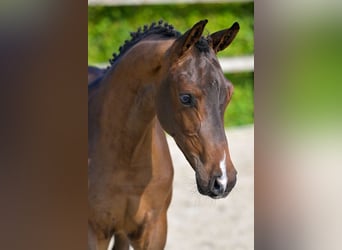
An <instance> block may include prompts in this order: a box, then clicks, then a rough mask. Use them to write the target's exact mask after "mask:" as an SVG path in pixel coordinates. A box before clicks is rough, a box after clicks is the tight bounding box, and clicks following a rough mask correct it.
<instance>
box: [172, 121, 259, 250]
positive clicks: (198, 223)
mask: <svg viewBox="0 0 342 250" xmlns="http://www.w3.org/2000/svg"><path fill="white" fill-rule="evenodd" d="M226 134H227V138H228V144H229V149H230V154H231V159H232V161H233V163H234V165H235V168H236V170H237V171H238V179H237V184H236V186H235V188H234V189H233V190H232V192H231V193H230V194H229V195H228V197H227V198H226V199H220V200H213V199H211V198H209V197H205V196H202V195H200V194H199V193H198V191H197V188H196V181H195V175H194V171H193V170H192V168H191V167H190V165H189V164H188V162H187V161H186V159H185V158H184V156H183V154H182V152H181V151H180V150H179V149H178V147H177V146H176V144H175V142H174V141H173V139H172V138H170V137H168V143H169V146H170V151H171V155H172V160H173V164H174V169H175V177H174V185H173V190H174V192H173V198H172V202H171V206H170V208H169V211H168V239H167V243H166V247H165V250H209V249H210V250H216V249H217V250H253V249H254V126H244V127H238V128H230V129H228V130H227V131H226Z"/></svg>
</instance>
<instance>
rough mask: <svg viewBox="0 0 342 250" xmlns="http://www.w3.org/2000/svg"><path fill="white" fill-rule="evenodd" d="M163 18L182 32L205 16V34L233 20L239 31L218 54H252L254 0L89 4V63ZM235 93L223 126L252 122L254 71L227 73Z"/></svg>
mask: <svg viewBox="0 0 342 250" xmlns="http://www.w3.org/2000/svg"><path fill="white" fill-rule="evenodd" d="M160 19H163V20H164V21H166V22H168V23H169V24H172V25H173V26H174V27H175V28H176V29H177V30H178V31H180V32H181V33H184V32H186V31H187V30H188V29H189V28H191V27H192V26H193V25H194V24H195V23H196V22H198V21H199V20H202V19H208V21H209V22H208V24H207V26H206V29H205V31H204V35H207V34H209V33H213V32H216V31H218V30H221V29H226V28H228V27H230V26H231V25H232V24H233V23H234V22H235V21H237V22H239V24H240V31H239V33H238V35H237V36H236V38H235V40H234V41H233V43H232V44H231V45H230V46H229V47H228V48H227V49H226V50H224V51H222V52H220V53H219V54H218V56H219V57H220V56H221V57H222V56H224V57H230V56H239V55H247V54H254V3H229V4H228V3H227V4H190V5H189V4H175V5H140V6H115V7H104V6H90V7H88V63H89V64H96V63H103V62H108V60H109V59H110V58H111V57H112V54H113V53H118V48H119V47H120V46H121V45H122V44H123V43H124V41H125V40H129V39H130V35H129V33H130V32H132V31H136V30H137V28H138V27H142V26H143V25H145V24H151V23H152V22H155V21H158V20H160ZM226 77H227V78H228V79H229V80H230V81H231V82H232V83H233V84H234V95H233V98H232V101H231V102H230V104H229V106H228V108H227V111H226V113H225V125H226V126H238V125H244V124H251V123H253V122H254V99H253V96H254V84H253V77H254V73H253V72H252V73H238V74H228V75H226Z"/></svg>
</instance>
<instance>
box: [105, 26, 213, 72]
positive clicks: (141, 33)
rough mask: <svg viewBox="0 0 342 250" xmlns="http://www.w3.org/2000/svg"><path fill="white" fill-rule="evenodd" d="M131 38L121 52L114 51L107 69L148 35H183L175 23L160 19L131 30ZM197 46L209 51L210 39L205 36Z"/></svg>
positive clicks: (200, 49)
mask: <svg viewBox="0 0 342 250" xmlns="http://www.w3.org/2000/svg"><path fill="white" fill-rule="evenodd" d="M130 35H131V40H126V41H125V43H124V45H122V46H121V47H120V48H119V54H116V53H113V57H112V58H111V59H109V63H110V66H108V67H107V70H108V69H109V68H110V67H111V66H112V65H113V64H114V63H115V62H116V61H117V60H118V59H119V58H120V57H121V56H122V55H123V54H125V52H126V51H128V50H129V49H130V48H131V47H133V46H134V45H135V44H137V43H138V42H140V41H141V40H142V39H144V38H145V37H147V36H150V35H162V36H164V37H175V38H178V37H180V36H181V33H180V32H179V31H177V30H175V29H174V27H173V25H170V24H168V23H167V22H164V21H163V20H160V21H158V23H156V22H153V23H152V24H151V25H150V26H148V25H144V26H143V28H141V27H139V28H138V30H137V31H136V32H131V33H130ZM195 46H196V47H197V48H198V49H199V51H201V52H208V51H209V44H208V40H207V39H206V38H204V37H201V39H200V40H199V41H198V42H197V43H196V44H195Z"/></svg>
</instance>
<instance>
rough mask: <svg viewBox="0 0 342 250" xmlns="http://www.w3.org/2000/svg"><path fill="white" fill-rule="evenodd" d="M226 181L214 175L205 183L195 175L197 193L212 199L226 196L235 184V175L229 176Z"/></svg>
mask: <svg viewBox="0 0 342 250" xmlns="http://www.w3.org/2000/svg"><path fill="white" fill-rule="evenodd" d="M227 178H228V180H226V181H225V180H223V178H222V176H217V175H214V176H212V177H210V178H209V179H208V180H207V181H205V180H203V179H202V178H201V177H200V176H199V175H198V174H196V184H197V189H198V192H199V193H200V194H202V195H206V196H209V197H211V198H213V199H221V198H225V197H227V196H228V194H229V193H230V191H232V189H233V188H234V186H235V184H236V174H234V175H229V176H228V177H227Z"/></svg>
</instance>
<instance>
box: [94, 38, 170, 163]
mask: <svg viewBox="0 0 342 250" xmlns="http://www.w3.org/2000/svg"><path fill="white" fill-rule="evenodd" d="M171 44H172V40H164V41H156V40H147V41H142V42H140V43H138V44H137V45H135V46H134V47H133V48H132V49H130V50H129V51H127V52H126V53H125V55H124V56H123V57H122V58H121V59H119V61H118V62H117V63H116V64H115V65H113V67H112V68H111V69H110V71H109V72H108V73H107V75H106V76H105V78H104V79H103V83H102V89H101V91H99V94H98V95H97V100H96V101H95V103H101V104H100V105H98V107H99V108H100V110H101V111H100V112H98V113H99V114H100V115H99V117H98V128H97V130H98V131H97V133H99V135H98V136H99V140H100V141H101V143H102V144H104V145H105V146H107V147H110V148H111V149H112V151H113V152H116V153H117V154H119V155H120V154H122V153H123V152H125V155H127V157H131V156H132V155H133V153H134V152H135V151H136V147H137V145H140V147H143V146H142V145H143V143H142V140H144V141H148V140H149V138H151V131H152V129H153V126H154V124H155V121H156V119H155V116H156V111H155V93H156V90H157V88H158V85H159V83H160V81H161V79H162V75H163V71H164V68H163V67H164V65H166V64H165V63H164V57H165V52H166V51H167V49H168V48H169V47H170V46H171ZM121 156H122V155H121Z"/></svg>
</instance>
